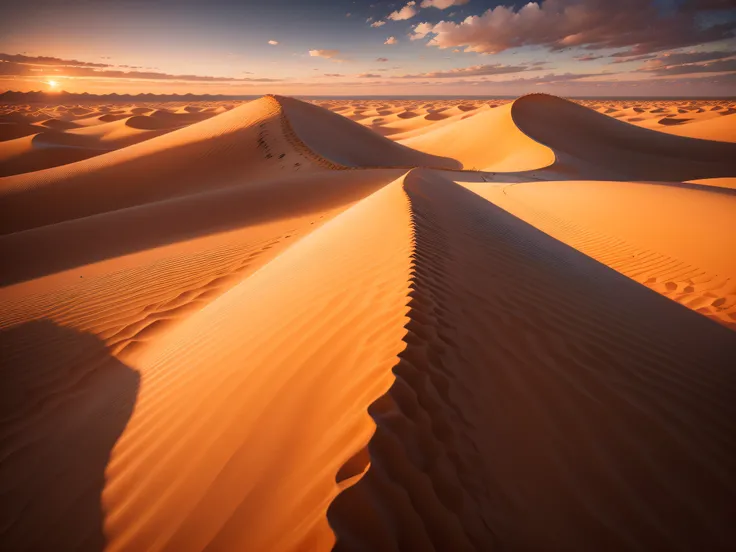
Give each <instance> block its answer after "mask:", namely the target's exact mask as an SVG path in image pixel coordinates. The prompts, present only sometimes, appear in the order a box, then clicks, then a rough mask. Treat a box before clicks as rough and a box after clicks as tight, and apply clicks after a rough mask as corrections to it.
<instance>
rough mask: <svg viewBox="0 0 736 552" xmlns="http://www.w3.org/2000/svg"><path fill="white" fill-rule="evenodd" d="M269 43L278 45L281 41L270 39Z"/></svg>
mask: <svg viewBox="0 0 736 552" xmlns="http://www.w3.org/2000/svg"><path fill="white" fill-rule="evenodd" d="M268 43H269V44H270V45H271V46H276V45H277V44H278V43H279V41H278V40H269V41H268Z"/></svg>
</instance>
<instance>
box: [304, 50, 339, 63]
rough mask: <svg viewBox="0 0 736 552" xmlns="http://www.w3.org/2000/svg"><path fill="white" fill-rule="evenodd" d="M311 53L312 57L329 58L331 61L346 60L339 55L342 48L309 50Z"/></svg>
mask: <svg viewBox="0 0 736 552" xmlns="http://www.w3.org/2000/svg"><path fill="white" fill-rule="evenodd" d="M309 55H310V56H311V57H320V58H324V59H329V60H330V61H344V60H342V59H340V58H339V57H338V56H339V55H340V50H309Z"/></svg>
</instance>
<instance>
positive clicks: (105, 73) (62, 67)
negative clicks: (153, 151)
mask: <svg viewBox="0 0 736 552" xmlns="http://www.w3.org/2000/svg"><path fill="white" fill-rule="evenodd" d="M10 60H22V62H18V61H10ZM108 67H112V66H110V65H107V64H98V63H90V62H84V61H77V60H64V59H59V58H52V57H45V56H41V57H29V56H22V55H20V54H17V55H11V54H0V75H1V76H4V77H33V78H63V77H73V78H97V79H128V80H150V81H180V82H196V83H205V82H221V83H228V82H232V83H249V82H282V81H283V80H284V79H272V78H255V77H242V78H238V77H213V76H208V75H176V74H171V73H162V72H157V71H121V70H119V69H108Z"/></svg>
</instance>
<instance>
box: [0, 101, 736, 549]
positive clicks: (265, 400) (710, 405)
mask: <svg viewBox="0 0 736 552" xmlns="http://www.w3.org/2000/svg"><path fill="white" fill-rule="evenodd" d="M730 106H731V103H730V102H728V101H725V100H723V101H720V100H719V101H715V100H714V101H713V102H710V101H703V102H691V101H689V100H688V101H659V100H652V101H644V100H641V101H639V100H631V101H629V100H626V101H623V100H621V101H609V100H600V101H599V100H579V101H577V102H574V103H573V102H570V101H567V100H563V99H560V98H554V97H550V96H546V95H536V94H535V95H530V96H525V97H523V98H520V99H518V100H515V101H513V102H503V101H497V102H496V101H494V102H492V103H491V102H489V101H480V100H457V99H448V100H426V99H417V100H407V99H401V100H396V101H387V100H383V99H380V100H379V99H376V100H371V99H361V100H313V101H311V102H304V101H299V100H296V99H292V98H285V97H280V96H266V97H263V98H261V99H259V100H255V101H251V102H247V103H243V104H240V105H237V106H236V105H235V104H232V103H223V102H221V103H214V102H213V103H204V102H203V103H196V102H192V103H184V102H178V103H176V102H159V103H151V104H144V105H135V104H130V103H122V102H119V103H117V104H114V103H111V104H104V105H103V104H97V103H95V104H93V103H91V102H90V103H89V105H88V104H85V105H68V106H50V105H33V104H29V105H25V106H8V107H0V121H2V122H3V124H7V125H11V126H12V125H19V129H20V130H22V129H23V128H24V127H23V125H27V126H33V127H34V128H36V129H38V131H37V132H35V133H34V134H32V135H26V136H22V135H17V136H15V135H13V132H14V131H9V132H8V136H13V137H12V138H10V139H8V140H6V141H4V142H0V166H2V168H3V170H7V169H6V167H8V166H12V163H19V162H20V161H18V160H20V159H22V158H23V156H24V155H28V157H26V159H27V160H28V161H27V163H28V165H27V166H26V167H25V168H23V167H21V166H19V165H17V167H18V170H19V171H23V172H22V173H21V174H15V175H13V176H8V177H5V178H0V230H2V233H1V234H0V256H1V257H2V259H3V269H2V271H0V350H2V365H1V366H0V375H1V377H2V382H0V383H1V385H0V389H1V390H2V391H1V393H2V396H3V400H2V401H0V435H2V439H0V488H2V489H3V492H4V493H5V502H4V504H5V507H4V508H3V509H2V511H1V512H0V542H1V543H2V545H0V548H3V549H8V550H85V551H86V550H89V551H99V550H108V551H129V550H134V551H137V550H171V551H177V552H199V551H204V550H223V551H226V550H249V551H254V552H270V551H274V550H278V551H295V552H296V551H298V550H330V549H333V550H346V551H347V550H350V551H352V550H361V551H368V550H370V551H374V550H375V551H388V550H394V551H399V550H412V551H413V550H437V551H440V550H452V551H461V550H469V551H470V550H569V551H577V550H579V551H581V552H582V551H586V552H587V551H589V550H681V551H683V552H684V551H690V550H725V549H728V548H729V547H730V546H731V544H732V543H733V542H736V529H734V526H733V522H732V521H733V518H734V504H736V470H734V467H733V458H734V457H736V440H734V436H733V431H732V425H733V424H732V420H734V419H736V406H734V405H736V401H734V396H735V394H736V373H735V372H734V370H733V364H734V362H733V360H734V358H736V332H735V331H734V330H736V262H735V261H734V255H732V254H730V253H731V251H734V250H736V241H735V240H736V219H735V218H734V217H733V213H734V212H736V195H734V188H736V184H734V180H735V179H736V166H735V165H734V162H733V159H734V155H733V154H734V149H733V148H734V147H735V146H734V144H731V143H728V141H729V134H728V131H729V128H730V125H729V124H728V123H729V122H730V117H732V116H733V115H731V114H729V109H730ZM679 111H683V113H679ZM724 114H725V115H724ZM699 117H700V119H698V118H699ZM708 117H709V118H708ZM103 118H105V119H107V121H105V120H104V119H103ZM663 118H670V119H671V118H683V119H684V118H688V119H689V118H692V119H693V120H692V121H687V122H683V123H682V124H679V125H672V126H669V127H667V129H668V130H667V132H663V131H659V130H653V129H655V128H659V127H664V125H662V124H660V123H659V122H658V121H659V120H660V119H663ZM52 119H53V120H54V121H66V122H70V123H72V124H70V125H63V124H62V125H56V124H52V125H51V126H61V127H64V126H67V127H68V128H63V129H62V128H57V129H52V128H48V125H47V126H44V124H43V123H45V122H48V121H49V120H52ZM632 119H641V120H638V121H631V120H632ZM37 123H41V124H37ZM648 125H652V126H651V127H650V128H646V127H647V126H648ZM655 125H656V126H655ZM679 129H682V130H683V132H684V131H686V130H687V129H690V130H687V134H688V136H687V137H686V136H677V135H672V134H669V131H670V130H672V131H673V132H675V131H677V132H679ZM0 130H3V131H4V130H5V129H0ZM20 130H19V132H20ZM399 130H400V132H399ZM718 136H721V137H724V136H725V138H721V141H714V140H713V138H716V137H718ZM700 138H708V140H703V139H700ZM42 146H43V147H42ZM106 149H107V150H106ZM75 150H77V151H79V152H84V151H87V150H89V151H95V152H96V154H95V156H94V157H91V158H88V159H84V160H80V161H76V162H67V163H68V164H64V165H61V166H56V167H53V168H48V169H44V170H34V169H33V168H32V167H33V164H32V163H31V161H30V160H32V159H34V158H33V157H32V156H34V155H36V152H37V151H47V152H49V155H59V152H68V151H75ZM29 152H30V153H29ZM34 162H35V161H34ZM461 169H462V170H461Z"/></svg>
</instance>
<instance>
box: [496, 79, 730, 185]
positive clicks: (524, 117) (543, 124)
mask: <svg viewBox="0 0 736 552" xmlns="http://www.w3.org/2000/svg"><path fill="white" fill-rule="evenodd" d="M511 116H512V118H513V120H514V122H515V123H516V124H517V125H518V128H519V129H520V130H521V131H522V132H524V133H525V134H526V135H527V136H529V137H530V138H532V139H534V140H536V141H538V142H540V143H542V144H545V145H547V146H549V147H550V148H552V149H553V150H554V151H555V152H556V153H557V154H558V158H559V157H561V156H564V157H562V159H561V161H562V162H563V163H572V164H573V165H577V166H578V167H580V165H581V164H584V165H585V166H584V168H583V167H581V168H579V170H578V173H579V176H581V177H583V178H585V177H591V178H605V174H606V173H608V174H614V175H617V176H618V177H619V178H624V179H628V178H634V179H644V180H687V179H692V178H708V177H716V176H726V175H729V174H732V173H733V172H734V170H735V169H736V161H735V160H736V145H733V144H725V143H721V142H713V141H710V142H709V141H703V140H692V139H688V138H682V137H676V136H670V135H666V134H662V133H657V132H654V131H650V130H647V129H640V128H637V127H635V126H632V125H629V124H626V123H623V122H621V121H616V120H613V119H611V118H608V117H605V116H603V115H601V114H598V113H595V112H593V111H591V110H589V109H587V108H585V107H582V106H579V105H576V104H574V103H572V102H569V101H566V100H563V99H560V98H556V97H554V96H549V95H546V94H531V95H529V96H524V97H522V98H520V99H518V100H516V101H515V102H514V104H513V106H512V108H511ZM568 157H571V158H572V160H568ZM580 162H582V163H580Z"/></svg>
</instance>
